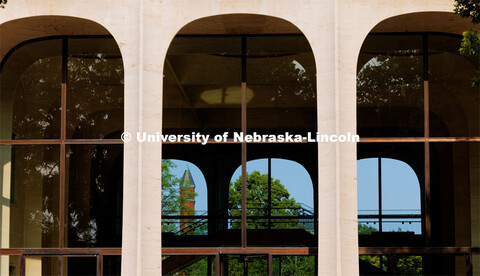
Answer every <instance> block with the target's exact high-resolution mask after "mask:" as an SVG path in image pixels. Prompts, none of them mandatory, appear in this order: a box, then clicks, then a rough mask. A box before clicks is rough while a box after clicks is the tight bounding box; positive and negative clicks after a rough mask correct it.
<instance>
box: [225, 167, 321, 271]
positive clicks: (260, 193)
mask: <svg viewBox="0 0 480 276" xmlns="http://www.w3.org/2000/svg"><path fill="white" fill-rule="evenodd" d="M270 181H271V216H272V217H274V216H298V215H299V214H300V212H299V210H300V207H301V205H300V204H299V203H297V202H296V200H295V199H294V198H292V197H290V193H289V192H288V190H287V189H286V188H285V186H283V185H282V184H281V183H280V180H278V179H274V178H271V179H270ZM241 199H242V177H241V176H240V177H239V178H238V179H237V180H235V182H231V183H230V187H229V202H228V203H229V210H230V215H231V216H236V217H237V216H238V217H239V216H241V213H242V211H241ZM268 209H269V208H268V175H267V174H261V173H260V172H259V171H253V172H252V173H249V174H247V216H258V217H265V219H264V218H262V219H248V220H247V223H248V226H247V228H249V229H268V225H269V224H268V219H267V216H268ZM231 223H232V224H231V225H232V228H234V229H240V228H241V220H240V219H233V220H232V222H231ZM271 229H304V226H303V225H301V224H300V221H299V219H298V218H292V219H272V220H271ZM279 258H281V265H282V275H313V274H314V272H315V258H314V257H313V256H281V257H279ZM279 258H275V260H274V268H273V269H274V272H275V271H276V270H278V261H279ZM245 261H246V262H247V267H248V274H249V275H265V274H266V273H267V260H266V257H261V256H253V257H249V256H247V257H246V260H245ZM243 266H244V259H241V258H240V259H230V260H229V261H228V270H229V275H243Z"/></svg>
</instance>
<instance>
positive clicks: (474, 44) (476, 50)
mask: <svg viewBox="0 0 480 276" xmlns="http://www.w3.org/2000/svg"><path fill="white" fill-rule="evenodd" d="M454 6H455V8H454V12H455V13H456V14H459V15H460V16H461V17H463V18H470V19H471V20H472V23H473V24H479V23H480V0H455V4H454ZM459 51H460V54H462V55H464V56H473V57H479V58H480V30H475V29H473V28H472V29H470V30H467V31H465V32H463V39H462V44H461V47H460V50H459ZM479 84H480V70H478V71H477V75H476V76H475V77H474V78H473V79H472V86H479Z"/></svg>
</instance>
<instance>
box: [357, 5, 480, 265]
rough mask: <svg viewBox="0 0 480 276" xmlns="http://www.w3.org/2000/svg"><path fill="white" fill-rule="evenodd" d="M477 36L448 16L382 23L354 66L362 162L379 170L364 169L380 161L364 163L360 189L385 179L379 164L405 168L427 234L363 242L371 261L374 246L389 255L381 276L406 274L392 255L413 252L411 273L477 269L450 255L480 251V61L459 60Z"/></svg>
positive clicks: (404, 192)
mask: <svg viewBox="0 0 480 276" xmlns="http://www.w3.org/2000/svg"><path fill="white" fill-rule="evenodd" d="M471 27H472V26H471V25H470V23H469V22H468V21H467V20H464V19H462V18H460V17H459V16H456V15H454V14H450V13H440V12H426V13H413V14H406V15H400V16H396V17H393V18H389V19H387V20H384V21H382V22H381V23H379V24H378V25H377V26H375V28H373V29H372V31H371V32H370V34H369V35H368V36H367V37H366V39H365V41H364V43H363V45H362V48H361V51H360V54H359V57H358V63H357V131H358V133H359V135H360V136H361V137H362V141H361V143H360V144H359V145H358V155H357V159H362V158H377V163H378V165H377V167H376V170H375V169H374V168H373V167H368V166H366V165H365V164H366V163H368V162H374V160H373V159H370V160H369V159H364V160H361V161H359V163H358V177H359V181H360V177H361V176H362V177H363V178H365V177H367V178H369V179H379V177H378V176H377V177H376V176H375V175H374V174H379V171H378V168H379V167H380V166H381V164H382V163H383V161H381V160H385V159H387V158H392V159H397V160H401V161H403V162H405V163H407V164H408V165H409V166H410V167H411V169H412V170H413V171H414V173H415V175H416V176H417V177H418V182H419V185H420V196H421V199H420V202H421V206H420V209H421V210H422V211H421V220H422V227H421V231H417V230H414V232H415V235H414V236H419V237H420V238H418V239H415V238H413V236H411V238H406V235H407V234H406V233H393V234H384V235H389V237H390V238H385V239H372V240H371V241H370V242H368V241H366V240H365V239H363V238H362V237H361V236H360V239H359V240H360V246H361V247H364V252H370V251H369V249H368V248H369V247H371V246H377V247H378V246H383V247H384V248H383V249H384V250H383V251H382V252H383V253H384V254H385V255H384V256H382V257H380V256H379V255H380V254H379V255H376V257H375V258H379V259H378V260H379V262H380V263H383V266H380V267H378V268H379V269H381V270H383V272H382V271H377V272H378V273H384V272H388V273H394V274H396V273H407V271H405V270H402V269H408V268H405V267H403V268H402V267H401V266H400V265H399V263H400V259H399V258H396V257H391V256H386V255H388V254H389V252H391V251H390V249H389V248H388V247H392V246H404V247H405V248H407V249H405V250H404V255H410V256H406V257H405V258H410V259H408V260H409V261H411V262H412V263H414V264H415V265H414V267H412V270H408V271H410V272H411V271H417V272H418V271H421V272H422V273H425V274H441V273H447V274H464V273H467V271H471V269H472V264H471V263H469V262H468V260H466V259H465V258H463V257H462V256H458V255H456V254H452V253H451V252H450V251H448V250H445V249H443V248H444V247H446V246H454V247H460V246H470V247H475V246H478V242H477V241H476V238H475V237H476V236H477V235H476V234H474V233H478V227H477V226H476V225H478V217H479V216H478V215H477V214H478V213H479V205H478V204H477V203H476V202H477V201H478V199H477V197H476V194H477V191H478V187H479V185H478V183H480V179H479V177H478V167H479V163H478V160H479V159H478V156H479V154H480V152H479V147H478V139H479V137H480V132H479V129H480V128H479V127H480V121H479V118H480V113H479V112H480V109H479V108H478V107H479V106H480V93H478V88H476V87H472V85H471V78H472V77H473V76H474V74H475V72H477V70H478V68H479V64H480V61H479V60H478V58H477V59H475V58H469V57H464V56H461V55H460V54H459V53H458V49H459V48H460V44H461V33H462V32H463V31H464V30H466V29H470V28H471ZM405 30H408V31H405ZM460 141H461V142H460ZM367 175H368V176H367ZM405 176H406V173H404V174H403V176H402V177H405ZM398 179H401V178H400V176H399V178H398ZM377 181H378V180H377ZM378 187H380V186H378ZM359 189H360V183H359ZM359 192H360V190H359ZM377 192H378V190H377ZM412 196H414V197H417V194H416V192H415V193H413V191H410V192H408V189H401V190H399V191H397V193H396V197H397V198H407V197H412ZM374 201H376V202H378V198H377V199H376V200H374ZM390 202H392V200H390ZM362 216H363V218H365V215H360V214H359V222H361V221H362ZM415 216H417V215H415ZM412 218H413V217H412ZM404 220H405V219H404ZM412 224H413V223H412ZM360 229H362V227H360ZM417 233H421V235H417ZM410 235H411V234H410ZM395 236H397V237H395ZM362 240H363V243H362ZM419 246H421V247H426V248H429V249H425V250H430V249H431V248H434V247H435V248H436V250H437V249H438V252H439V254H438V255H428V254H425V253H422V251H421V250H417V248H415V247H419ZM362 250H363V249H362ZM427 253H428V252H427ZM362 255H367V254H362ZM419 255H423V256H422V257H419ZM363 257H365V256H363ZM363 257H362V258H363ZM367 257H369V258H370V257H371V256H367ZM370 260H373V259H370ZM374 261H375V260H373V261H372V262H370V263H373V262H374ZM465 264H467V265H465ZM367 270H368V266H364V271H367ZM361 272H362V267H361ZM410 272H408V273H410Z"/></svg>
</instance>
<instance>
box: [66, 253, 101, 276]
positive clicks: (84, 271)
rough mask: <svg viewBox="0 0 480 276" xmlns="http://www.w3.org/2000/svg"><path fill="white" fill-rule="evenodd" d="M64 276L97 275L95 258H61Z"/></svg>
mask: <svg viewBox="0 0 480 276" xmlns="http://www.w3.org/2000/svg"><path fill="white" fill-rule="evenodd" d="M63 262H64V275H69V276H70V275H72V276H73V275H79V276H80V275H81V276H96V275H97V258H96V257H83V256H82V257H63Z"/></svg>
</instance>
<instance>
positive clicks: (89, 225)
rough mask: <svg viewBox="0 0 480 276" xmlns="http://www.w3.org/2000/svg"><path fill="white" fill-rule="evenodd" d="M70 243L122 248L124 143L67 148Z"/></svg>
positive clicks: (81, 245) (67, 213) (67, 219)
mask: <svg viewBox="0 0 480 276" xmlns="http://www.w3.org/2000/svg"><path fill="white" fill-rule="evenodd" d="M66 153H67V156H66V158H67V159H66V172H65V174H66V201H67V206H66V221H67V226H66V229H65V231H66V234H65V237H66V239H67V241H66V244H68V246H69V247H120V246H121V241H122V199H123V146H122V145H68V146H67V147H66Z"/></svg>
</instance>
